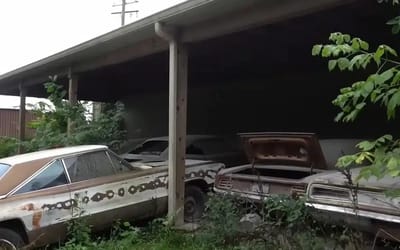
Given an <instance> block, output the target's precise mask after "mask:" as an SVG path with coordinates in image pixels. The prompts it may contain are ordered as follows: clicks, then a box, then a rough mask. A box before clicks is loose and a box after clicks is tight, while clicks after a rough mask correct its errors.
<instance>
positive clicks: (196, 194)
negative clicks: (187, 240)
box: [184, 186, 207, 222]
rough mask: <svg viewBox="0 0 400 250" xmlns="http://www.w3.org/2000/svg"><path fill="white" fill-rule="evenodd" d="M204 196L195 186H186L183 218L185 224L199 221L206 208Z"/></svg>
mask: <svg viewBox="0 0 400 250" xmlns="http://www.w3.org/2000/svg"><path fill="white" fill-rule="evenodd" d="M206 200H207V197H206V194H205V193H204V192H203V190H202V189H201V188H199V187H197V186H186V188H185V207H184V218H185V221H186V222H197V221H199V220H200V219H201V217H202V216H203V213H204V209H205V207H206Z"/></svg>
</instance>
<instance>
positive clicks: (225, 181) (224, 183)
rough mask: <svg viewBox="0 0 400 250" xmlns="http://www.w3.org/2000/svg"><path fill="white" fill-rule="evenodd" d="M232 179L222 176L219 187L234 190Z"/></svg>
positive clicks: (218, 183)
mask: <svg viewBox="0 0 400 250" xmlns="http://www.w3.org/2000/svg"><path fill="white" fill-rule="evenodd" d="M232 186H233V185H232V179H231V178H230V177H227V176H220V177H219V179H218V182H217V187H218V188H223V189H231V188H232Z"/></svg>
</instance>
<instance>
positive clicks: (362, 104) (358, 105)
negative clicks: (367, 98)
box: [356, 102, 367, 110]
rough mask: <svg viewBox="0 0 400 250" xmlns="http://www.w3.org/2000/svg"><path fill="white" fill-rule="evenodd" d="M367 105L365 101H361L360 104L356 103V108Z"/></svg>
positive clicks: (359, 108)
mask: <svg viewBox="0 0 400 250" xmlns="http://www.w3.org/2000/svg"><path fill="white" fill-rule="evenodd" d="M365 105H367V104H366V103H365V102H361V103H359V104H357V105H356V109H357V110H361V109H363V108H364V107H365Z"/></svg>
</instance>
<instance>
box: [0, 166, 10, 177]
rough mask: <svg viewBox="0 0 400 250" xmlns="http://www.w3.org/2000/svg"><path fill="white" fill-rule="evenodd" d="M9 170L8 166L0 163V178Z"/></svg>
mask: <svg viewBox="0 0 400 250" xmlns="http://www.w3.org/2000/svg"><path fill="white" fill-rule="evenodd" d="M9 168H10V165H7V164H3V163H0V178H1V177H3V175H4V174H5V173H6V172H7V170H8V169H9Z"/></svg>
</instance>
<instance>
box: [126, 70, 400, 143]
mask: <svg viewBox="0 0 400 250" xmlns="http://www.w3.org/2000/svg"><path fill="white" fill-rule="evenodd" d="M328 74H329V73H328ZM346 82H348V80H343V79H338V78H337V77H336V76H335V75H325V74H322V75H321V74H320V75H319V74H318V73H316V74H308V75H307V74H305V75H299V74H292V75H288V76H281V77H279V78H276V79H274V78H270V79H264V80H263V81H248V82H240V83H230V84H218V83H213V84H204V85H197V86H191V85H190V84H189V90H188V109H187V111H188V117H187V132H188V133H189V134H208V133H210V134H236V133H240V132H255V131H299V132H314V133H317V134H318V135H320V137H325V138H331V137H334V138H338V137H343V138H345V137H352V138H357V137H360V138H365V137H371V138H373V137H375V136H378V135H379V134H382V133H396V132H395V131H396V128H395V127H394V125H393V124H395V123H393V124H388V123H387V122H386V120H385V119H384V118H385V117H384V114H382V112H379V109H378V110H376V111H374V110H368V111H366V112H364V113H363V114H361V115H360V119H359V120H358V121H357V122H355V123H349V124H345V123H336V122H334V117H335V116H336V114H337V112H338V111H339V110H338V109H337V108H336V107H334V106H333V105H332V103H331V101H332V100H333V99H334V98H335V96H336V95H337V94H338V93H339V89H340V87H341V86H338V83H346ZM122 101H123V102H124V104H125V107H126V111H127V116H126V126H127V129H128V137H129V138H145V137H152V136H161V135H167V134H168V92H167V90H165V91H162V92H156V93H141V94H136V95H131V96H130V97H129V98H125V99H124V100H122ZM366 124H368V125H367V126H366Z"/></svg>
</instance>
